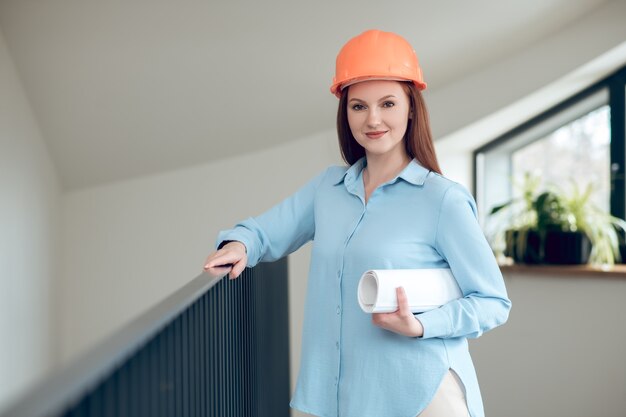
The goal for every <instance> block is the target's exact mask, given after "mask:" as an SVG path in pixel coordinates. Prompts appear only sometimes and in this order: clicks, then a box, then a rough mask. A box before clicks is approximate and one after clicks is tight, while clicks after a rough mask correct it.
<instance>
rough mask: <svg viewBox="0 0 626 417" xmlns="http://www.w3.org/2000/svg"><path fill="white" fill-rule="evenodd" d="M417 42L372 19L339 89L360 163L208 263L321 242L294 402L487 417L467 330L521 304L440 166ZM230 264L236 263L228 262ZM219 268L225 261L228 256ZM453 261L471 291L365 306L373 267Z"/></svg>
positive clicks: (289, 202)
mask: <svg viewBox="0 0 626 417" xmlns="http://www.w3.org/2000/svg"><path fill="white" fill-rule="evenodd" d="M424 88H426V84H425V83H424V81H423V78H422V74H421V70H420V68H419V64H418V60H417V56H416V55H415V52H414V51H413V49H412V47H411V46H410V44H408V42H407V41H406V40H404V39H403V38H401V37H400V36H398V35H396V34H393V33H388V32H381V31H377V30H371V31H367V32H364V33H362V34H360V35H358V36H356V37H355V38H353V39H351V40H350V41H349V42H348V43H347V44H346V45H344V47H343V48H342V50H341V51H340V53H339V55H338V56H337V65H336V76H335V79H334V82H333V85H332V87H331V92H332V93H333V94H335V95H336V96H337V97H338V98H339V109H338V113H337V131H338V135H339V143H340V148H341V152H342V156H343V158H344V160H345V161H346V162H347V163H348V165H350V166H349V167H338V166H332V167H329V168H327V169H326V170H325V171H324V172H322V173H321V174H319V175H318V176H317V177H315V178H314V179H313V180H311V181H310V182H309V183H308V184H306V185H305V186H304V187H302V188H301V189H300V190H299V191H297V192H296V193H295V194H294V195H292V196H291V197H289V198H287V199H286V200H284V201H283V202H281V203H280V204H278V205H276V206H275V207H273V208H272V209H270V210H269V211H267V212H265V213H263V214H261V215H260V216H257V217H254V218H249V219H247V220H245V221H243V222H241V223H239V224H238V225H236V226H235V227H234V228H233V229H231V230H227V231H223V232H221V233H220V235H219V237H218V240H217V249H218V250H217V251H216V252H214V253H213V254H211V255H210V256H209V257H208V259H207V261H206V263H205V270H208V271H210V272H211V273H213V274H225V273H227V272H228V271H229V269H230V278H231V279H234V278H236V277H237V276H239V274H240V273H241V272H242V270H243V269H244V268H245V266H250V267H252V266H254V265H256V264H257V263H258V262H260V261H272V260H276V259H279V258H281V257H283V256H285V255H287V254H289V253H291V252H293V251H295V250H296V249H298V248H299V247H300V246H302V245H303V244H304V243H306V242H308V241H309V240H313V249H312V258H311V267H310V272H309V281H308V288H307V299H306V305H305V319H304V328H303V335H302V342H303V343H302V345H303V347H302V359H301V365H300V373H299V377H298V382H297V386H296V390H295V393H294V396H293V398H292V401H291V404H290V405H291V406H292V407H294V408H297V409H300V410H302V411H305V412H307V413H311V414H314V415H318V416H338V417H414V416H417V415H419V416H422V417H433V416H437V417H443V416H445V417H455V416H468V415H471V416H472V417H479V416H483V415H484V412H483V406H482V400H481V396H480V391H479V388H478V382H477V379H476V374H475V371H474V367H473V365H472V361H471V358H470V355H469V351H468V346H467V338H475V337H478V336H480V335H481V334H482V333H484V332H485V331H487V330H490V329H492V328H494V327H496V326H498V325H500V324H502V323H504V322H505V321H506V320H507V318H508V313H509V310H510V306H511V302H510V301H509V299H508V297H507V293H506V289H505V287H504V282H503V279H502V275H501V273H500V270H499V268H498V266H497V264H496V262H495V259H494V256H493V254H492V252H491V250H490V248H489V245H488V244H487V242H486V240H485V238H484V236H483V234H482V231H481V229H480V227H479V225H478V222H477V220H476V206H475V203H474V200H473V198H472V196H471V195H470V194H469V193H468V192H467V190H466V189H465V188H463V187H462V186H461V185H459V184H457V183H454V182H452V181H450V180H448V179H446V178H445V177H443V176H442V175H441V171H440V169H439V165H438V163H437V158H436V155H435V152H434V147H433V143H432V139H431V133H430V128H429V122H428V115H427V112H426V106H425V104H424V102H423V99H422V96H421V93H420V91H421V90H423V89H424ZM223 265H230V267H223ZM220 266H222V267H220ZM418 268H450V269H451V270H452V273H453V275H454V276H455V278H456V280H457V282H458V284H459V287H460V289H461V291H462V293H463V298H461V299H458V300H454V301H451V302H449V303H447V304H445V305H443V306H442V307H440V308H437V309H434V310H431V311H427V312H424V313H421V314H418V315H413V314H412V313H411V312H410V311H409V307H408V303H407V299H406V295H405V293H404V291H403V289H402V288H398V289H397V298H398V305H399V308H398V310H397V311H395V312H393V313H379V314H373V315H372V316H371V317H369V316H368V315H367V314H365V313H363V312H362V311H361V310H360V308H359V305H358V302H357V296H356V294H357V285H358V281H359V278H360V277H361V275H362V274H363V272H365V271H366V270H370V269H418Z"/></svg>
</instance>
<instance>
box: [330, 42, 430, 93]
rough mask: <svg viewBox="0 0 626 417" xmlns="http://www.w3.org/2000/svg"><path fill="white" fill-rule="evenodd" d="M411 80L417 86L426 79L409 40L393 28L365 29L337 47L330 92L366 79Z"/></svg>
mask: <svg viewBox="0 0 626 417" xmlns="http://www.w3.org/2000/svg"><path fill="white" fill-rule="evenodd" d="M372 79H374V80H400V81H413V84H415V86H416V87H417V88H418V90H424V89H425V88H426V83H425V82H424V77H423V75H422V69H421V68H420V65H419V62H418V60H417V54H416V53H415V51H414V50H413V47H412V46H411V44H410V43H408V42H407V41H406V39H404V38H403V37H402V36H400V35H396V34H395V33H392V32H383V31H380V30H368V31H365V32H363V33H361V34H360V35H358V36H355V37H354V38H352V39H350V40H349V41H348V42H347V43H346V44H345V45H344V46H343V48H341V51H339V54H338V55H337V62H336V66H335V76H334V77H333V85H332V86H331V87H330V92H331V93H333V94H334V95H336V96H337V97H341V90H342V89H343V88H345V87H347V86H348V85H350V84H354V83H357V82H359V81H365V80H372Z"/></svg>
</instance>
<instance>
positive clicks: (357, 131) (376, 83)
mask: <svg viewBox="0 0 626 417" xmlns="http://www.w3.org/2000/svg"><path fill="white" fill-rule="evenodd" d="M347 106H348V108H347V113H348V124H349V125H350V130H351V131H352V136H354V138H355V139H356V141H357V142H358V143H359V144H360V145H361V146H363V148H365V154H366V156H367V157H372V156H373V155H376V156H383V155H385V156H400V157H404V156H405V155H406V150H405V146H404V141H403V139H404V134H405V133H406V129H407V122H408V118H409V110H410V102H409V97H408V96H407V94H406V92H405V91H404V88H402V85H401V84H400V82H398V81H387V80H372V81H363V82H359V83H356V84H353V85H351V86H350V88H349V90H348V100H347Z"/></svg>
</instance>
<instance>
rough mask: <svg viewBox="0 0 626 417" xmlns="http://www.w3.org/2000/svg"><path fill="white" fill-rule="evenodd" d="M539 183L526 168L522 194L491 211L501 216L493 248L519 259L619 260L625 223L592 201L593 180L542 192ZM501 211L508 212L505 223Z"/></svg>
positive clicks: (604, 262)
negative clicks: (581, 186)
mask: <svg viewBox="0 0 626 417" xmlns="http://www.w3.org/2000/svg"><path fill="white" fill-rule="evenodd" d="M539 184H540V180H539V178H538V177H534V176H532V175H531V174H529V173H526V174H525V176H524V180H523V182H522V184H521V185H518V186H521V191H522V193H521V194H522V195H521V197H518V198H515V199H512V200H510V201H508V202H506V203H504V204H501V205H499V206H496V207H494V208H493V209H492V210H491V212H490V219H499V220H500V224H499V226H497V227H496V232H495V233H494V236H495V239H492V245H493V246H494V249H496V248H497V247H501V246H504V248H503V251H502V252H503V254H504V255H506V256H509V257H511V258H513V260H514V261H515V262H520V263H554V264H583V263H591V264H593V265H596V266H600V265H601V266H605V265H609V266H610V265H613V264H614V263H615V261H616V260H619V259H620V246H619V242H620V239H619V238H620V233H622V232H624V231H626V222H624V220H622V219H619V218H616V217H614V216H611V215H610V214H608V213H606V212H604V211H603V210H601V209H599V208H598V207H597V206H596V205H595V204H593V202H592V201H591V199H590V197H591V194H592V191H593V187H592V185H591V184H589V185H588V186H587V187H586V188H585V190H584V191H583V192H581V191H580V189H579V188H578V187H577V186H576V184H575V183H573V186H572V192H571V193H569V194H566V193H564V192H563V191H562V190H560V189H558V188H555V187H552V189H550V190H548V191H543V192H539V191H538V189H539ZM503 215H508V216H507V217H505V221H504V222H502V218H503ZM498 236H504V237H503V238H502V237H498ZM498 240H500V241H502V240H504V242H503V243H504V244H503V245H502V244H500V245H498V244H497V242H498ZM496 252H497V250H496Z"/></svg>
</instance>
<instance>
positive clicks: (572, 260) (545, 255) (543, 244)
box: [504, 229, 591, 265]
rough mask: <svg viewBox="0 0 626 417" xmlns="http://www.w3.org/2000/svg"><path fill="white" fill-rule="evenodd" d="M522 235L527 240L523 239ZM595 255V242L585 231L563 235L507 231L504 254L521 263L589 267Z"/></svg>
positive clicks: (556, 232)
mask: <svg viewBox="0 0 626 417" xmlns="http://www.w3.org/2000/svg"><path fill="white" fill-rule="evenodd" d="M520 233H522V234H523V235H525V237H522V238H521V237H520ZM590 253H591V242H590V240H589V238H588V237H587V235H586V234H584V233H582V232H563V231H561V230H556V229H554V230H547V231H545V232H544V233H540V232H539V231H536V230H528V231H525V232H520V231H518V230H507V231H506V249H505V251H504V254H505V255H506V256H510V257H511V258H513V260H514V261H515V262H517V263H525V264H542V263H547V264H559V265H580V264H586V263H587V261H588V260H589V254H590Z"/></svg>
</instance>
